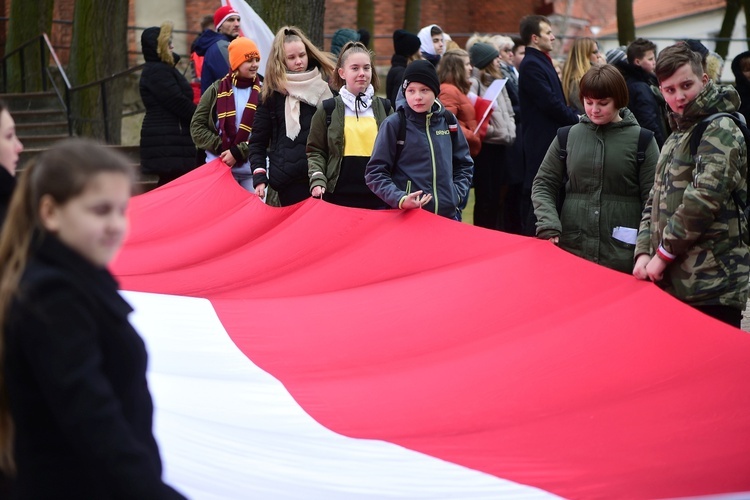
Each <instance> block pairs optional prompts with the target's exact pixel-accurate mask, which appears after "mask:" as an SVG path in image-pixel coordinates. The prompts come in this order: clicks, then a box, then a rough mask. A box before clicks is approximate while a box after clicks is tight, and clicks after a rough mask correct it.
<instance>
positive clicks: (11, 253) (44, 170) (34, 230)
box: [0, 139, 134, 473]
mask: <svg viewBox="0 0 750 500" xmlns="http://www.w3.org/2000/svg"><path fill="white" fill-rule="evenodd" d="M103 172H114V173H122V174H124V175H126V176H128V178H130V179H131V183H132V181H133V178H134V174H133V168H132V166H131V165H130V163H129V162H128V160H127V158H125V157H124V156H123V155H121V154H120V153H117V152H116V151H114V150H112V149H110V148H107V147H106V146H103V145H101V144H99V143H97V142H95V141H92V140H89V139H66V140H64V141H62V142H60V143H58V144H56V145H55V146H53V147H52V148H50V149H48V150H47V151H45V152H44V153H41V154H40V155H39V156H37V157H36V158H34V159H32V160H31V161H29V162H28V163H27V164H26V166H25V168H24V170H23V172H22V173H21V175H20V178H19V180H18V185H17V187H16V190H15V192H14V193H13V198H12V199H11V202H10V208H9V209H8V217H7V220H6V221H5V224H4V226H3V230H2V233H0V470H3V471H6V472H7V473H13V472H14V470H15V463H14V460H13V420H12V418H11V415H10V407H9V401H8V392H7V388H6V385H5V377H4V376H3V372H4V368H5V326H6V322H7V319H8V314H9V311H10V305H11V302H12V301H13V298H14V297H15V296H16V294H17V293H18V287H19V283H20V281H21V275H22V274H23V272H24V270H25V269H26V265H27V264H28V261H29V257H30V255H31V253H32V250H33V248H32V246H33V241H35V240H34V235H35V234H38V233H39V232H43V231H44V229H43V227H42V223H41V220H40V217H39V203H40V201H41V199H42V197H43V196H51V197H52V199H54V200H55V202H56V203H58V204H64V203H66V202H68V201H70V200H71V199H73V198H75V197H76V196H78V195H80V194H81V193H82V192H83V191H84V190H85V189H86V187H87V186H88V183H89V182H90V181H91V179H92V177H94V176H95V175H96V174H99V173H103Z"/></svg>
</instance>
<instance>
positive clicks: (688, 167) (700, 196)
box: [633, 43, 750, 328]
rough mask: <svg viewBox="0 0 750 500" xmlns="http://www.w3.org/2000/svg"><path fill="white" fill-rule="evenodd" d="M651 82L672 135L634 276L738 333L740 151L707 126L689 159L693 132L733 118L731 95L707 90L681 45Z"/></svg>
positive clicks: (730, 134) (743, 290)
mask: <svg viewBox="0 0 750 500" xmlns="http://www.w3.org/2000/svg"><path fill="white" fill-rule="evenodd" d="M656 75H657V77H658V79H659V83H660V87H661V90H662V92H663V94H664V98H665V99H666V101H667V104H668V105H669V107H670V108H671V110H672V112H671V113H670V116H669V120H670V126H671V128H672V135H671V136H670V137H669V138H668V139H667V141H666V142H665V143H664V147H663V149H662V152H661V155H660V157H659V162H658V163H657V165H656V175H655V180H654V186H653V188H652V190H651V193H650V195H649V199H648V201H647V202H646V206H645V209H644V211H643V217H642V219H641V225H640V229H639V233H638V240H637V243H636V249H635V256H636V257H635V267H634V269H633V275H634V276H635V277H636V278H638V279H643V280H645V279H651V280H652V281H654V282H656V283H657V284H658V285H659V286H660V287H661V288H663V289H664V290H665V291H667V292H668V293H670V294H671V295H673V296H675V297H676V298H678V299H680V300H681V301H683V302H685V303H687V304H688V305H690V306H693V307H695V308H696V309H698V310H701V311H703V312H704V313H706V314H709V315H710V316H713V317H715V318H717V319H719V320H721V321H724V322H726V323H729V324H731V325H734V326H736V327H738V328H739V327H740V321H741V319H742V310H743V309H744V308H745V304H746V302H747V295H748V273H750V252H748V246H747V244H746V243H745V237H746V236H747V231H748V228H747V225H746V222H745V220H744V218H743V219H742V221H740V217H739V211H738V207H737V205H736V204H735V202H734V200H733V198H732V192H733V191H736V192H737V194H738V195H739V197H740V199H746V196H747V182H746V180H745V179H746V163H747V147H746V145H745V141H744V138H743V136H742V131H741V130H740V129H739V127H738V126H737V125H736V124H735V122H734V121H733V120H732V119H730V118H727V117H722V118H717V119H714V120H712V121H711V122H710V123H709V124H708V126H707V127H706V130H705V132H704V133H703V135H702V139H701V141H700V145H699V147H698V151H697V154H696V156H695V158H693V157H691V155H690V137H691V135H692V131H693V129H694V128H695V125H696V124H697V123H699V122H700V121H701V120H703V119H704V118H706V117H708V116H710V115H712V114H714V113H718V112H733V111H736V110H737V108H738V107H739V103H740V99H739V96H738V94H737V92H736V91H735V90H734V89H733V88H732V87H723V86H718V85H715V84H714V83H713V82H711V81H710V80H709V78H708V75H707V74H706V72H705V70H704V68H703V66H702V63H701V57H700V55H699V54H697V53H695V52H693V51H692V50H690V48H689V47H688V46H687V45H685V44H684V43H678V44H675V45H672V46H671V47H667V48H666V49H664V50H663V51H662V52H661V53H660V54H659V60H658V62H657V64H656Z"/></svg>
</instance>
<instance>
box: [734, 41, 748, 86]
mask: <svg viewBox="0 0 750 500" xmlns="http://www.w3.org/2000/svg"><path fill="white" fill-rule="evenodd" d="M746 57H750V50H748V51H746V52H743V53H742V54H740V55H738V56H737V57H735V58H734V59H732V73H733V74H734V80H735V82H736V86H738V87H745V88H750V80H749V79H748V78H747V77H746V76H745V75H744V74H742V69H741V68H740V62H742V60H743V59H745V58H746Z"/></svg>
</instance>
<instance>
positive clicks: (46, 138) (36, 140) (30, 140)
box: [21, 127, 69, 150]
mask: <svg viewBox="0 0 750 500" xmlns="http://www.w3.org/2000/svg"><path fill="white" fill-rule="evenodd" d="M68 137H69V136H68V130H67V127H66V128H65V130H64V131H63V132H62V133H39V134H37V135H25V136H24V137H23V138H22V139H21V143H22V144H23V147H24V148H25V149H30V150H45V149H47V148H48V147H50V146H52V145H53V144H54V143H56V142H58V141H61V140H63V139H67V138H68Z"/></svg>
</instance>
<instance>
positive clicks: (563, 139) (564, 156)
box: [557, 125, 573, 163]
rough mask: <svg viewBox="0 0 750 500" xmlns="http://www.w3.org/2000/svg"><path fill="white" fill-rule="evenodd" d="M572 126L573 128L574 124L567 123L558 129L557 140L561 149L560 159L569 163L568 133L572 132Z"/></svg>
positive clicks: (558, 155)
mask: <svg viewBox="0 0 750 500" xmlns="http://www.w3.org/2000/svg"><path fill="white" fill-rule="evenodd" d="M571 128H573V125H567V126H565V127H560V128H559V129H557V142H558V144H559V145H560V151H559V152H558V154H557V157H558V158H560V161H561V162H563V163H567V161H568V149H567V148H568V134H570V129H571Z"/></svg>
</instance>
